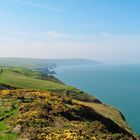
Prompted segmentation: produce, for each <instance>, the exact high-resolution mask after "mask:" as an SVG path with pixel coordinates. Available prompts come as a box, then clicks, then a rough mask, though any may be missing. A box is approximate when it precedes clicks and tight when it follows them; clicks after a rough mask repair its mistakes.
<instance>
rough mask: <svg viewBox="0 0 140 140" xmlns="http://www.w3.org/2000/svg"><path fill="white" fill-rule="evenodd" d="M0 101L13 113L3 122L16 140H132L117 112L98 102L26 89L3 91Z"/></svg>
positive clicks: (128, 130) (131, 134) (132, 135)
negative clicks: (14, 135) (15, 135)
mask: <svg viewBox="0 0 140 140" xmlns="http://www.w3.org/2000/svg"><path fill="white" fill-rule="evenodd" d="M0 99H1V100H2V101H3V104H1V106H5V105H6V104H8V105H9V109H10V110H11V111H12V112H13V113H11V114H10V115H9V116H8V117H5V118H4V120H5V122H6V125H9V127H10V129H11V131H13V132H14V133H18V134H19V137H18V139H24V138H25V139H29V140H91V139H93V140H100V139H103V140H136V136H135V135H134V134H133V133H132V131H131V130H130V129H129V127H128V126H127V124H126V122H125V120H124V118H123V117H122V115H121V114H120V112H119V111H117V110H116V109H114V108H112V107H109V106H107V105H104V104H101V103H100V104H99V103H92V102H90V103H89V102H83V101H78V100H74V99H70V98H69V97H66V96H65V97H62V96H59V95H55V94H52V93H50V92H47V91H28V90H3V91H0ZM116 118H117V119H118V120H117V121H116ZM15 140H16V139H15Z"/></svg>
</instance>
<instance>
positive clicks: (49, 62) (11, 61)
mask: <svg viewBox="0 0 140 140" xmlns="http://www.w3.org/2000/svg"><path fill="white" fill-rule="evenodd" d="M97 64H101V62H100V61H96V60H88V59H31V58H0V65H4V66H28V67H34V68H41V67H47V66H48V67H55V66H56V65H57V66H60V65H61V66H62V65H97Z"/></svg>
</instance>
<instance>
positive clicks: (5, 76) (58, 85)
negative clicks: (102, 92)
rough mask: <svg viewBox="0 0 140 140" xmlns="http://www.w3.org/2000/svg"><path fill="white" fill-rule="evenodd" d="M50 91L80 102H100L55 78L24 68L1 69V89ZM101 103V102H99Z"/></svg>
mask: <svg viewBox="0 0 140 140" xmlns="http://www.w3.org/2000/svg"><path fill="white" fill-rule="evenodd" d="M6 87H7V89H9V88H10V87H11V88H12V89H28V90H49V91H51V92H54V93H57V94H59V95H62V96H65V95H66V96H69V97H71V98H74V99H78V100H84V101H85V100H87V101H98V100H97V99H96V98H95V97H93V96H90V95H88V94H87V93H84V92H82V91H80V90H78V89H76V88H75V87H72V86H68V85H65V84H63V83H62V82H61V81H59V80H58V79H56V78H55V77H53V76H49V75H47V74H44V73H41V72H37V71H35V70H31V69H28V68H24V67H2V66H1V67H0V88H1V89H5V88H6ZM98 102H99V101H98Z"/></svg>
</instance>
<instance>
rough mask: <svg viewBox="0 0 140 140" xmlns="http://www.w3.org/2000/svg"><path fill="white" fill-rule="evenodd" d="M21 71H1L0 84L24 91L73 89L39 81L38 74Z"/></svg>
mask: <svg viewBox="0 0 140 140" xmlns="http://www.w3.org/2000/svg"><path fill="white" fill-rule="evenodd" d="M21 70H23V71H19V70H18V71H17V70H12V69H3V71H2V73H1V74H0V83H1V84H6V85H10V86H12V87H16V88H24V89H41V90H51V89H67V90H72V89H73V87H71V86H65V85H64V84H59V83H56V82H52V81H47V80H41V79H39V74H38V73H35V72H34V73H32V74H31V73H30V70H26V69H21Z"/></svg>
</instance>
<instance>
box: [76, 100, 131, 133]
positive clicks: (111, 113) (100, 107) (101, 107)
mask: <svg viewBox="0 0 140 140" xmlns="http://www.w3.org/2000/svg"><path fill="white" fill-rule="evenodd" d="M75 102H76V103H79V104H82V105H85V106H88V107H90V108H92V109H94V110H95V111H96V112H98V113H99V114H103V115H104V116H105V117H106V118H109V119H111V120H113V121H114V122H115V123H117V124H118V125H119V126H120V127H122V128H124V129H125V130H127V131H128V132H131V129H130V128H129V127H128V125H127V123H126V122H125V121H124V118H123V117H122V114H121V113H120V111H119V110H117V109H115V108H113V107H111V106H108V105H105V104H96V103H89V102H82V101H77V100H76V101H75Z"/></svg>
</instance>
